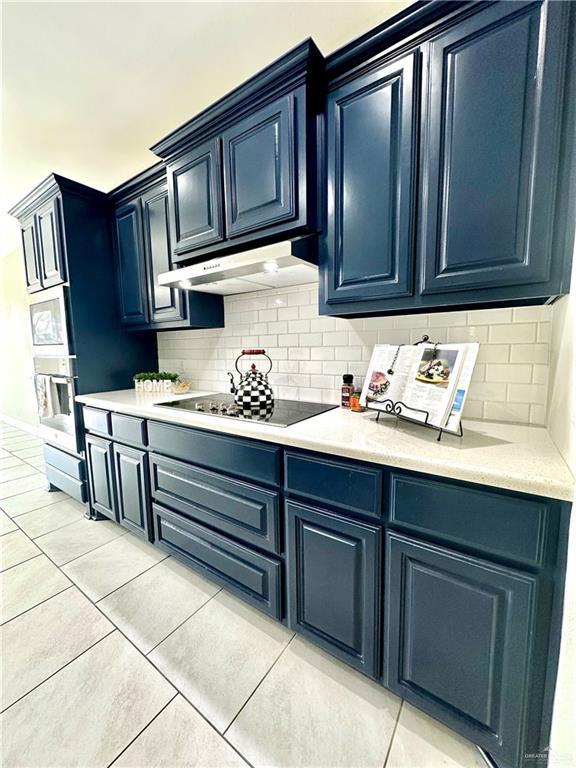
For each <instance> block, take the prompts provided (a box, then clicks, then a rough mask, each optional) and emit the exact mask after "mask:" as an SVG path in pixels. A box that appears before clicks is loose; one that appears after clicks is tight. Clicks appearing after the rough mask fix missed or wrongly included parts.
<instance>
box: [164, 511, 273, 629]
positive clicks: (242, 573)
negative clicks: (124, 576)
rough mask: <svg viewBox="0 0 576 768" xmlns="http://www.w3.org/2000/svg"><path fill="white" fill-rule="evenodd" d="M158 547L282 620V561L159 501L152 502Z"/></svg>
mask: <svg viewBox="0 0 576 768" xmlns="http://www.w3.org/2000/svg"><path fill="white" fill-rule="evenodd" d="M152 512H153V517H154V531H155V541H156V544H158V546H160V547H161V548H162V549H164V550H165V551H166V552H169V553H170V554H172V555H176V556H177V557H179V558H181V559H182V560H184V562H186V563H189V564H190V565H192V566H193V567H195V568H196V569H197V570H200V571H201V572H203V573H204V574H205V575H207V576H209V577H211V578H213V579H214V580H215V581H217V582H218V583H220V584H222V585H223V586H225V587H228V588H229V589H231V590H232V591H234V592H236V593H237V594H239V595H240V597H242V598H243V599H244V600H246V601H247V602H249V603H251V604H252V605H254V606H255V607H256V608H259V609H260V610H262V611H264V612H265V613H267V614H269V615H270V616H273V617H274V618H276V619H280V618H281V617H282V616H281V614H282V602H281V591H280V589H281V572H280V569H281V564H280V562H279V561H277V560H275V559H273V558H271V557H266V556H264V555H260V554H258V553H257V552H254V551H253V550H251V549H248V547H244V546H242V545H240V544H236V543H234V542H232V541H230V540H229V539H227V538H226V537H225V536H221V535H220V534H219V533H214V532H213V531H210V530H208V528H205V527H204V526H203V525H198V524H197V523H194V522H192V521H191V520H188V519H186V518H185V517H183V516H182V515H179V514H178V513H176V512H170V511H168V510H167V509H164V508H163V507H161V506H160V505H159V504H153V505H152Z"/></svg>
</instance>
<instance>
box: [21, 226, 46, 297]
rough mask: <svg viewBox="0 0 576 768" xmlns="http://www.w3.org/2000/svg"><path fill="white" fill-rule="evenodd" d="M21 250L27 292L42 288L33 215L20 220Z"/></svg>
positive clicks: (34, 291)
mask: <svg viewBox="0 0 576 768" xmlns="http://www.w3.org/2000/svg"><path fill="white" fill-rule="evenodd" d="M21 227H22V230H21V231H22V252H23V254H24V274H25V276H26V288H27V290H28V293H36V291H41V290H42V281H41V279H40V268H39V264H38V249H37V246H36V235H35V232H34V217H33V216H32V217H30V218H29V219H27V220H25V221H22V223H21Z"/></svg>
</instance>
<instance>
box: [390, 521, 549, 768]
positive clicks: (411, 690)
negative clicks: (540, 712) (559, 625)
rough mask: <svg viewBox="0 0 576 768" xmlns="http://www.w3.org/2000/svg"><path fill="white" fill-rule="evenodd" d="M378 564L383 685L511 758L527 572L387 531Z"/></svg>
mask: <svg viewBox="0 0 576 768" xmlns="http://www.w3.org/2000/svg"><path fill="white" fill-rule="evenodd" d="M385 561H386V563H387V567H386V577H385V584H386V595H385V600H384V604H385V606H386V608H385V610H386V617H385V621H384V626H385V627H386V637H385V649H384V664H385V673H384V682H385V684H386V686H387V687H388V688H390V689H391V690H392V691H394V692H395V693H397V694H398V695H399V696H401V697H402V698H403V699H406V700H407V701H409V702H411V703H412V704H415V705H416V706H418V707H420V708H422V709H424V710H426V711H427V712H429V713H430V714H432V715H434V716H435V717H437V718H438V719H439V720H442V721H443V722H444V723H446V724H447V725H450V726H452V727H454V728H455V729H456V730H458V731H459V732H460V733H462V734H463V735H464V736H466V737H467V738H468V739H470V740H471V741H473V742H474V743H475V744H478V745H480V746H482V747H484V749H486V750H488V752H489V753H490V754H491V755H492V756H493V757H494V758H496V759H497V760H498V759H502V760H504V761H506V763H507V764H510V765H518V764H519V763H520V761H521V758H522V756H523V744H522V733H523V720H524V717H525V712H526V709H527V704H528V702H527V697H528V692H529V681H530V674H531V670H530V665H531V661H532V659H531V655H532V652H533V642H534V640H533V638H534V623H535V622H534V618H535V612H536V594H537V591H538V581H537V578H536V577H535V576H533V575H530V574H527V573H521V572H519V571H515V570H513V569H511V568H505V567H503V566H499V565H495V564H493V563H490V562H488V561H485V560H481V559H478V558H476V557H471V556H469V555H465V554H460V553H458V552H455V551H452V550H449V549H445V548H442V547H437V546H434V545H432V544H428V543H426V542H422V541H418V540H416V539H412V538H410V537H407V536H402V535H399V534H396V533H389V534H388V535H387V549H386V556H385Z"/></svg>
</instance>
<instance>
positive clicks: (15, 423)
mask: <svg viewBox="0 0 576 768" xmlns="http://www.w3.org/2000/svg"><path fill="white" fill-rule="evenodd" d="M0 421H3V422H4V423H5V424H10V426H11V427H16V429H21V430H22V431H23V432H29V433H30V434H31V435H36V437H38V424H29V423H28V422H27V421H21V420H20V419H15V418H13V417H12V416H6V414H4V413H0Z"/></svg>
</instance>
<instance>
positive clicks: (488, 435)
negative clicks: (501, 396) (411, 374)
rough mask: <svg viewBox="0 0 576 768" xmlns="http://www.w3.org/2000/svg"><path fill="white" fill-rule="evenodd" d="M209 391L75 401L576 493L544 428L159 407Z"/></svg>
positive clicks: (519, 486) (526, 489) (128, 392)
mask: <svg viewBox="0 0 576 768" xmlns="http://www.w3.org/2000/svg"><path fill="white" fill-rule="evenodd" d="M208 394H210V393H209V392H189V393H188V394H186V395H180V396H178V395H166V394H158V393H152V392H142V393H140V392H136V391H135V390H133V389H125V390H119V391H116V392H98V393H95V394H90V395H79V396H78V397H77V398H76V400H78V401H79V402H81V403H85V404H86V405H91V406H94V407H96V408H106V409H108V410H110V411H116V412H119V413H126V414H131V415H133V416H141V417H144V418H147V419H155V420H157V421H165V422H169V423H171V424H182V425H185V426H189V427H200V428H204V429H209V430H211V431H213V432H224V433H226V434H230V435H238V436H240V437H251V438H256V439H258V440H264V441H267V442H272V443H277V444H279V445H283V446H293V447H296V448H305V449H308V450H311V451H319V452H321V453H326V454H330V455H335V456H344V457H347V458H350V459H359V460H362V461H369V462H374V463H376V464H384V465H387V466H390V467H400V468H403V469H411V470H414V471H416V472H424V473H427V474H431V475H435V476H438V477H449V478H455V479H457V480H466V481H468V482H473V483H480V484H484V485H490V486H494V487H497V488H508V489H510V490H514V491H521V492H523V493H532V494H537V495H539V496H547V497H550V498H554V499H563V500H566V501H572V500H573V498H574V488H575V482H576V481H575V479H574V476H573V475H572V473H571V472H570V469H569V468H568V466H567V464H566V463H565V462H564V460H563V459H562V456H561V455H560V453H559V451H558V449H557V448H556V446H555V445H554V443H553V442H552V439H551V437H550V435H549V434H548V432H547V430H546V429H545V428H544V427H528V426H521V425H516V424H505V423H501V422H489V421H470V420H466V421H464V423H463V427H464V437H463V438H458V437H456V436H454V435H449V434H447V435H444V436H443V437H442V442H440V443H438V442H437V440H436V438H437V436H438V433H437V432H436V431H433V430H428V429H423V428H422V427H420V426H418V425H417V424H410V423H408V422H402V421H397V420H396V419H395V418H393V417H384V416H382V417H381V418H380V422H379V423H377V422H376V415H375V414H374V413H373V412H369V413H352V412H351V411H348V410H344V409H342V408H335V409H334V410H331V411H327V412H325V413H322V414H320V415H318V416H313V417H312V418H310V419H306V420H305V421H301V422H299V423H298V424H294V425H292V426H290V427H274V426H271V425H267V424H261V423H258V422H250V421H244V420H240V419H238V420H234V419H229V418H222V417H220V418H218V417H209V416H207V415H206V414H201V413H200V414H196V413H190V412H184V411H178V410H175V409H167V408H163V407H161V406H159V405H158V404H159V403H161V402H169V401H171V400H176V399H180V398H182V397H194V396H200V395H208Z"/></svg>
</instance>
